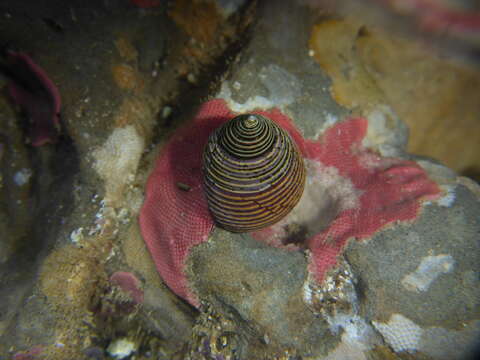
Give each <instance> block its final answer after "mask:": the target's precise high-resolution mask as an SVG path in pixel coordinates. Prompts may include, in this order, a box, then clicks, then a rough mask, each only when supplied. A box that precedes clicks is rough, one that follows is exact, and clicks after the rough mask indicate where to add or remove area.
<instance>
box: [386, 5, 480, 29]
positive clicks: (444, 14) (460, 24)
mask: <svg viewBox="0 0 480 360" xmlns="http://www.w3.org/2000/svg"><path fill="white" fill-rule="evenodd" d="M377 1H381V2H384V3H387V5H389V6H390V7H393V8H398V9H400V10H401V11H402V12H408V13H412V15H413V16H416V17H417V18H418V20H419V23H420V25H422V26H423V27H424V28H425V29H428V30H434V31H457V32H464V31H467V32H478V31H479V30H480V12H478V11H466V10H463V11H462V10H459V9H456V8H454V7H449V6H447V5H446V4H444V3H442V1H439V0H377Z"/></svg>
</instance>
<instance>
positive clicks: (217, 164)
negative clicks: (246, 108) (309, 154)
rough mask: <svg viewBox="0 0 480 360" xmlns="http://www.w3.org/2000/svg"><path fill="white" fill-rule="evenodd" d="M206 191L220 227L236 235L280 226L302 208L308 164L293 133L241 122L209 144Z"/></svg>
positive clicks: (261, 122) (249, 117) (262, 121)
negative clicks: (269, 226) (277, 224)
mask: <svg viewBox="0 0 480 360" xmlns="http://www.w3.org/2000/svg"><path fill="white" fill-rule="evenodd" d="M203 172H204V185H205V192H206V195H207V201H208V206H209V209H210V212H211V213H212V215H213V217H214V219H215V222H216V223H217V225H219V226H220V227H222V228H224V229H226V230H228V231H231V232H248V231H253V230H257V229H261V228H263V227H266V226H268V225H271V224H273V223H276V222H277V221H279V220H280V219H282V218H283V217H284V216H285V215H287V214H288V213H289V212H290V210H291V209H292V208H293V207H294V206H295V205H296V204H297V203H298V201H299V200H300V197H301V196H302V193H303V189H304V186H305V167H304V164H303V158H302V156H301V154H300V152H299V151H298V148H297V146H296V145H295V143H294V141H293V140H292V139H291V137H290V136H289V135H288V133H287V132H286V131H285V130H283V129H282V128H280V127H279V126H278V125H277V124H275V123H274V122H273V121H271V120H269V119H267V118H265V117H263V116H261V115H256V114H244V115H240V116H237V117H235V118H233V119H232V120H230V121H229V122H227V123H226V124H224V125H223V126H222V127H220V128H218V129H217V130H216V131H215V132H214V133H213V134H212V135H211V136H210V138H209V140H208V143H207V146H206V147H205V151H204V154H203Z"/></svg>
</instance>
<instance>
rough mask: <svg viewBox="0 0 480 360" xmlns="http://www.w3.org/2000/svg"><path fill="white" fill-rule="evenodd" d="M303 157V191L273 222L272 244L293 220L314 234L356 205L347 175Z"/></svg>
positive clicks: (355, 190) (356, 198) (308, 232)
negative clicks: (282, 214)
mask: <svg viewBox="0 0 480 360" xmlns="http://www.w3.org/2000/svg"><path fill="white" fill-rule="evenodd" d="M304 161H305V169H306V171H307V176H306V181H305V189H304V191H303V195H302V197H301V199H300V201H299V202H298V204H297V205H296V206H295V207H294V208H293V209H292V211H291V212H290V213H289V214H288V215H287V216H286V217H285V218H283V219H282V220H280V221H279V222H278V223H276V224H275V225H273V227H274V228H275V231H274V233H275V234H277V235H276V239H275V240H272V245H274V244H275V243H277V242H278V244H281V243H282V241H283V240H284V239H283V238H284V237H285V236H287V233H286V232H285V229H286V228H287V227H288V226H289V225H292V224H295V225H296V226H297V227H299V228H302V229H304V230H305V231H306V234H307V235H311V234H316V233H319V232H320V231H322V230H323V229H325V228H326V227H327V226H328V225H329V224H330V223H331V221H332V220H333V219H334V218H335V217H336V216H337V215H338V214H339V213H340V212H342V211H345V210H348V209H353V208H357V207H359V206H360V204H359V198H360V195H361V192H360V191H359V190H358V189H357V188H355V186H354V185H353V183H352V182H351V181H350V179H348V178H345V177H342V176H341V175H340V174H339V173H338V169H336V168H334V167H329V166H325V165H323V164H321V163H320V162H318V161H315V160H308V159H304Z"/></svg>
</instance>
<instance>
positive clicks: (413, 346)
mask: <svg viewBox="0 0 480 360" xmlns="http://www.w3.org/2000/svg"><path fill="white" fill-rule="evenodd" d="M372 324H373V326H374V327H375V329H377V330H378V331H379V332H380V334H382V336H383V339H384V340H385V342H387V343H388V345H390V346H391V347H392V349H393V351H395V352H400V351H409V352H412V351H416V350H417V349H418V347H419V344H420V340H421V337H422V333H423V329H422V328H421V327H420V326H418V325H417V324H415V323H414V322H413V321H412V320H410V319H408V318H406V317H405V316H403V315H401V314H393V315H392V316H391V317H390V320H389V321H388V323H381V322H376V321H372Z"/></svg>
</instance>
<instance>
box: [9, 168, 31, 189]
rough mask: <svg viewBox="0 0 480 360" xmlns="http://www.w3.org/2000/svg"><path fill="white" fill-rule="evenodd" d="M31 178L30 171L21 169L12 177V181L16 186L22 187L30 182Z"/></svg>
mask: <svg viewBox="0 0 480 360" xmlns="http://www.w3.org/2000/svg"><path fill="white" fill-rule="evenodd" d="M31 177H32V170H30V169H27V168H23V169H21V170H19V171H17V172H16V173H15V175H13V181H14V182H15V184H16V185H17V186H23V185H25V184H26V183H28V182H29V181H30V178H31Z"/></svg>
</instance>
